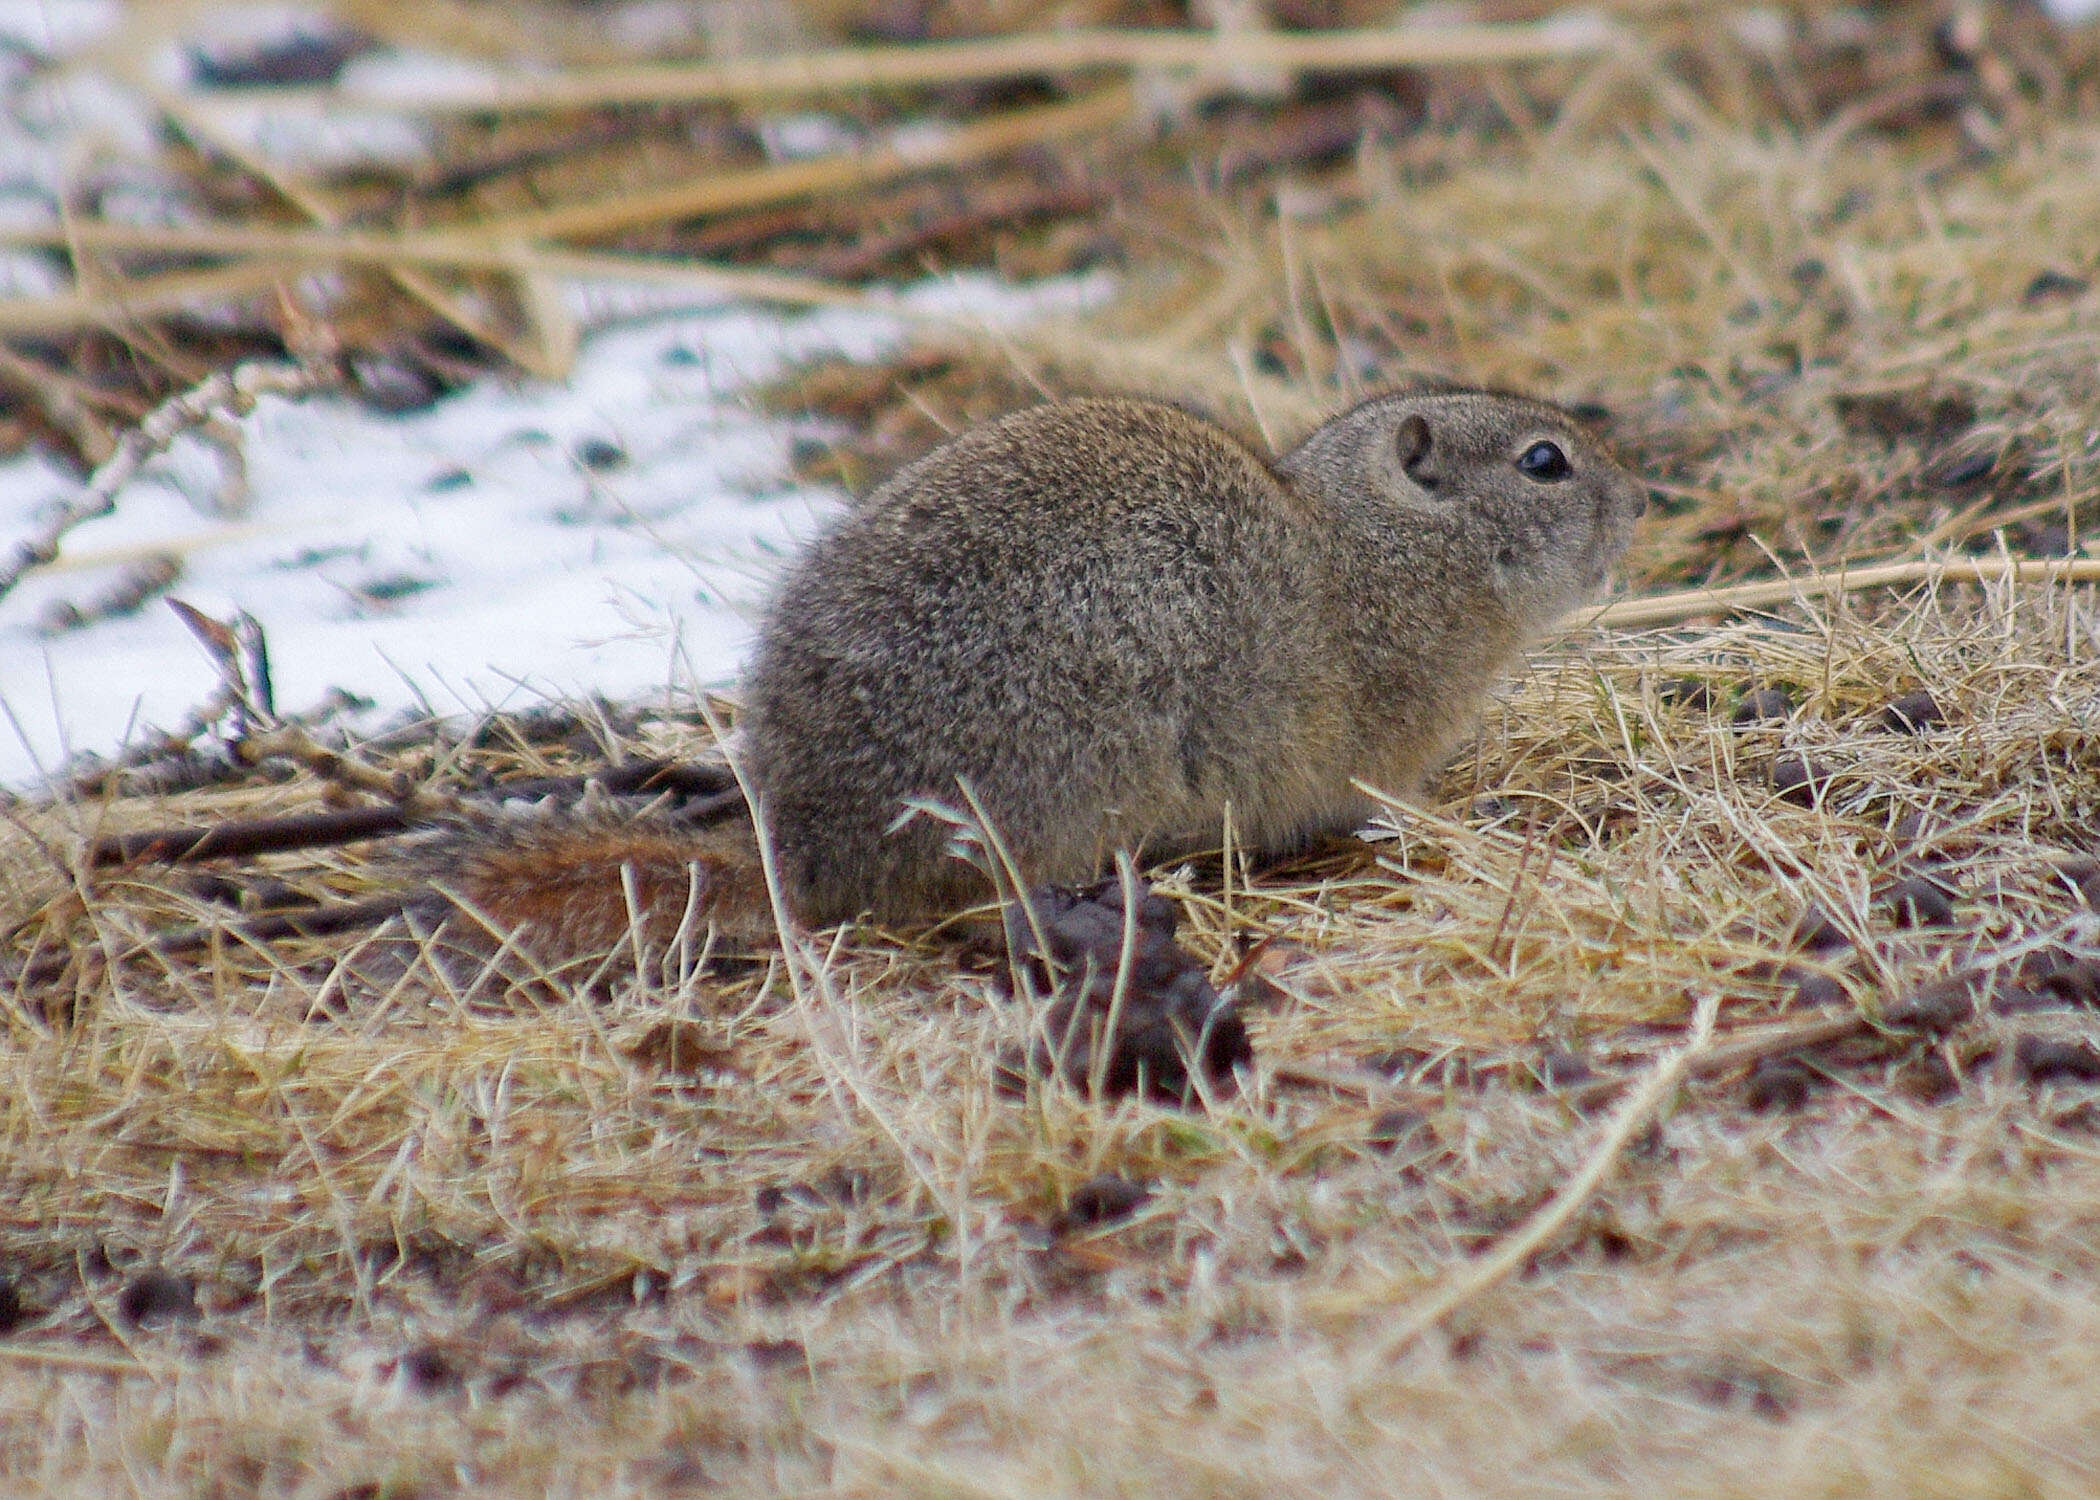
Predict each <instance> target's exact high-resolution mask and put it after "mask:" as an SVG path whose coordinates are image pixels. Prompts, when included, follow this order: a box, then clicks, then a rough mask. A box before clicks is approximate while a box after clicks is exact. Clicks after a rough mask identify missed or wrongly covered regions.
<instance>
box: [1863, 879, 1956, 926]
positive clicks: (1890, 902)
mask: <svg viewBox="0 0 2100 1500" xmlns="http://www.w3.org/2000/svg"><path fill="white" fill-rule="evenodd" d="M1881 904H1882V905H1883V906H1884V907H1886V908H1887V909H1888V912H1889V915H1890V916H1891V917H1892V918H1894V919H1895V923H1896V925H1897V926H1898V927H1952V926H1953V925H1954V898H1953V897H1952V896H1951V895H1950V894H1949V893H1948V890H1947V888H1946V886H1945V885H1943V884H1942V883H1941V882H1940V881H1938V880H1934V879H1928V878H1927V877H1925V876H1923V875H1908V876H1905V877H1904V878H1903V879H1901V880H1899V881H1897V882H1896V883H1895V884H1894V885H1892V886H1890V887H1889V888H1888V889H1887V890H1886V891H1884V892H1883V893H1882V896H1881Z"/></svg>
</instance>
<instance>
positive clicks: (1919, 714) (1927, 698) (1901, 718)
mask: <svg viewBox="0 0 2100 1500" xmlns="http://www.w3.org/2000/svg"><path fill="white" fill-rule="evenodd" d="M1946 722H1947V715H1946V713H1945V711H1944V710H1942V709H1941V708H1940V705H1939V703H1938V702H1937V701H1936V700H1935V699H1934V698H1933V696H1932V694H1930V693H1928V692H1924V691H1922V690H1921V691H1919V692H1915V693H1905V694H1904V695H1903V696H1902V697H1900V698H1898V699H1896V700H1895V701H1894V702H1892V703H1890V704H1889V706H1888V707H1887V708H1884V709H1883V710H1882V711H1881V727H1882V728H1884V729H1886V730H1887V731H1888V732H1889V733H1890V734H1923V733H1925V731H1927V730H1928V729H1937V728H1939V727H1940V726H1941V725H1942V724H1944V723H1946Z"/></svg>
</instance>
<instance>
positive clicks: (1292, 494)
mask: <svg viewBox="0 0 2100 1500" xmlns="http://www.w3.org/2000/svg"><path fill="white" fill-rule="evenodd" d="M1644 494H1645V492H1644V489H1643V487H1642V486H1641V485H1640V483H1639V482H1637V481H1636V480H1635V479H1634V478H1633V477H1632V476H1631V475H1629V474H1627V473H1626V472H1625V471H1624V470H1622V469H1620V468H1619V467H1617V466H1616V465H1615V464H1614V463H1613V462H1612V461H1611V460H1610V459H1609V458H1608V457H1607V456H1606V455H1605V454H1604V453H1603V452H1602V451H1601V450H1600V448H1599V447H1598V446H1597V444H1596V443H1595V442H1594V441H1592V440H1591V439H1590V438H1589V437H1588V436H1586V435H1585V434H1584V433H1583V431H1582V429H1581V427H1580V426H1579V425H1578V424H1577V423H1576V422H1575V421H1574V420H1573V419H1572V418H1571V417H1570V416H1569V415H1568V414H1567V413H1566V412H1563V411H1561V410H1560V409H1559V408H1557V407H1554V406H1551V405H1548V404H1546V403H1544V402H1539V401H1533V400H1529V399H1525V398H1523V397H1518V396H1511V395H1503V394H1498V393H1493V392H1487V391H1478V390H1462V389H1442V388H1439V389H1428V390H1420V391H1412V392H1402V393H1397V394H1390V395H1383V396H1378V397H1374V398H1372V399H1370V400H1368V401H1365V402H1363V403H1362V404H1361V405H1358V406H1356V407H1354V408H1353V409H1351V410H1349V411H1346V412H1344V413H1342V414H1341V415H1340V416H1337V417H1335V418H1333V419H1332V420H1330V421H1328V422H1326V423H1324V424H1322V425H1321V426H1320V427H1318V428H1316V429H1315V430H1314V431H1313V433H1312V434H1311V435H1310V436H1309V437H1307V438H1306V439H1305V440H1304V441H1303V442H1302V443H1300V444H1299V445H1298V446H1297V447H1296V448H1294V449H1292V450H1291V451H1290V452H1289V453H1287V454H1286V455H1284V456H1283V457H1282V458H1281V459H1279V460H1276V461H1275V462H1273V463H1272V462H1269V461H1267V460H1265V459H1263V458H1262V457H1260V456H1259V455H1258V454H1257V453H1256V452H1254V451H1253V449H1251V448H1250V447H1248V446H1247V445H1246V444H1245V443H1243V442H1241V441H1240V440H1239V439H1238V438H1236V437H1234V436H1232V435H1231V434H1230V433H1228V432H1227V431H1226V430H1225V429H1224V428H1222V427H1220V426H1218V425H1216V424H1215V423H1213V422H1210V421H1207V420H1205V419H1204V418H1202V417H1200V416H1197V415H1194V414H1193V413H1191V412H1188V411H1185V410H1183V409H1181V408H1179V407H1175V406H1170V405H1165V404H1162V403H1157V402H1151V401H1139V400H1125V399H1088V400H1075V401H1063V402H1055V403H1051V404H1049V405H1044V406H1038V407H1035V408H1032V409H1030V410H1026V411H1021V412H1018V413H1015V414H1014V415H1012V416H1008V417H1004V418H1002V419H1000V420H998V421H995V422H991V423H988V424H986V425H984V426H981V427H978V428H975V429H972V430H970V431H967V432H965V433H963V434H961V435H960V436H958V437H956V438H954V439H952V440H950V441H949V442H946V443H944V444H942V445H941V446H940V447H939V448H936V449H935V450H934V451H933V452H931V453H929V454H927V455H926V456H925V457H923V458H921V459H920V460H918V461H917V462H916V463H913V464H911V465H910V466H909V467H907V468H905V469H903V470H901V471H900V472H899V473H897V474H896V475H895V477H893V478H892V479H890V480H889V482H888V483H886V484H884V485H883V486H882V487H881V488H879V489H878V490H876V491H875V492H874V493H873V494H871V495H870V496H869V497H868V498H867V499H866V500H865V501H864V502H862V503H861V504H860V505H859V506H858V507H856V508H855V509H853V510H852V511H851V512H849V513H848V514H847V515H846V516H845V517H844V518H843V520H841V521H840V522H839V524H837V525H836V526H835V527H834V528H833V529H832V530H831V531H830V532H829V533H828V534H826V535H825V536H823V537H822V538H821V539H820V540H819V541H817V542H816V543H815V545H814V546H813V547H811V549H810V550H809V551H808V553H807V554H806V555H805V556H804V557H803V558H802V560H801V561H800V562H799V563H798V564H797V565H796V566H795V567H794V568H793V569H792V570H791V571H790V573H789V574H788V576H787V578H786V580H785V582H784V584H783V586H782V587H781V589H780V590H779V592H778V595H777V596H776V598H775V600H774V602H773V605H772V608H771V610H770V612H769V613H768V614H767V616H766V619H765V622H764V625H763V627H762V629H761V631H760V634H759V641H758V647H757V652H756V656H755V658H754V661H753V663H752V667H751V671H750V674H749V678H748V682H747V691H746V713H745V718H744V722H743V727H742V730H741V731H740V732H741V735H742V743H743V759H744V764H745V768H746V772H747V774H748V775H749V776H750V778H751V779H752V781H753V783H754V785H755V787H756V789H757V791H758V793H759V796H760V798H761V801H762V803H763V806H764V809H765V813H766V818H767V821H768V824H769V826H770V828H771V831H772V836H773V839H774V841H775V846H776V848H777V851H778V854H779V857H780V868H781V872H782V876H783V879H784V883H785V888H786V892H787V896H788V899H789V901H790V903H791V904H792V906H793V908H794V911H795V914H796V915H797V916H798V917H799V918H800V919H802V920H803V921H806V922H809V923H813V924H824V923H831V922H837V921H842V920H846V919H850V918H853V917H855V916H859V915H870V916H872V917H874V918H875V919H877V920H880V921H902V920H909V919H913V918H918V917H923V916H927V915H929V914H932V913H936V912H940V911H945V910H950V909H953V908H956V907H958V906H962V905H966V904H968V903H970V902H971V901H974V900H979V899H983V898H985V897H987V896H989V895H990V894H991V890H990V887H989V886H988V885H987V884H986V882H985V880H984V878H983V876H982V875H980V874H979V873H978V872H977V871H975V870H974V869H972V868H971V867H970V866H969V865H967V864H965V863H963V862H961V861H959V860H957V859H955V858H954V857H953V856H952V855H951V854H950V853H949V852H948V842H949V837H950V834H951V832H952V830H951V829H950V828H949V827H947V826H945V825H943V824H941V823H940V822H939V821H937V820H935V819H931V818H928V817H924V816H919V817H910V816H904V814H905V812H906V808H907V799H928V800H932V801H935V802H939V803H943V804H949V805H959V803H960V801H961V797H960V794H959V790H958V787H959V784H967V786H968V787H969V789H970V791H971V793H972V794H973V795H974V796H975V797H976V799H977V801H978V804H979V806H980V807H981V808H982V810H983V812H984V814H985V815H986V817H987V818H988V819H989V821H990V822H991V824H992V825H993V827H994V828H995V829H996V830H997V831H998V833H999V835H1000V836H1001V837H1002V839H1003V840H1004V843H1005V845H1006V847H1007V849H1008V850H1010V851H1011V854H1012V856H1013V859H1014V861H1015V863H1016V864H1017V865H1018V866H1019V870H1020V874H1021V876H1022V878H1023V879H1024V880H1025V881H1026V882H1028V883H1030V884H1035V883H1076V882H1080V881H1084V880H1086V879H1088V878H1089V877H1091V876H1093V875H1094V874H1095V873H1096V872H1097V871H1098V870H1099V869H1100V868H1102V866H1103V863H1104V861H1105V860H1106V858H1107V857H1108V856H1109V855H1110V854H1111V852H1112V851H1114V850H1115V849H1117V848H1129V849H1135V850H1140V851H1144V852H1150V853H1155V854H1156V853H1163V852H1172V851H1175V850H1181V849H1197V848H1205V847H1216V844H1217V841H1218V839H1219V836H1220V832H1221V828H1222V825H1223V822H1224V819H1225V817H1226V815H1227V810H1228V809H1230V816H1231V819H1232V823H1233V826H1234V829H1235V835H1236V837H1237V839H1238V840H1239V842H1240V844H1241V846H1242V847H1245V848H1249V849H1254V850H1263V851H1271V850H1284V849H1288V848H1290V847H1292V846H1294V845H1297V844H1300V843H1302V842H1303V841H1305V840H1307V839H1310V838H1313V837H1317V836H1319V835H1322V834H1327V833H1333V832H1346V831H1348V830H1350V829H1352V828H1354V827H1356V826H1358V825H1359V824H1360V823H1361V822H1362V820H1363V819H1364V818H1365V817H1366V816H1367V814H1368V813H1369V812H1370V811H1371V808H1372V804H1371V802H1370V800H1369V799H1368V798H1366V797H1365V796H1364V794H1363V793H1361V792H1360V791H1358V790H1357V788H1356V786H1355V783H1356V782H1359V781H1361V782H1364V783H1368V784H1370V785H1372V786H1375V787H1378V788H1380V789H1382V790H1386V791H1390V792H1394V793H1400V794H1409V793H1413V792H1415V791H1417V790H1419V788H1420V786H1421V784H1422V782H1423V781H1424V779H1425V778H1426V777H1427V776H1428V775H1429V774H1430V773H1431V772H1433V771H1434V770H1435V769H1436V768H1437V766H1438V765H1439V764H1440V763H1441V761H1442V760H1443V759H1444V757H1445V756H1446V755H1447V754H1449V752H1450V751H1451V750H1452V748H1453V747H1454V746H1455V745H1456V743H1457V742H1458V741H1459V740H1460V739H1461V738H1462V737H1463V736H1464V735H1465V734H1466V732H1467V731H1468V729H1469V728H1470V727H1471V725H1472V723H1473V722H1474V719H1475V716H1476V715H1477V713H1478V711H1479V708H1480V706H1481V701H1482V698H1483V695H1484V693H1485V691H1486V689H1487V688H1488V686H1489V685H1490V684H1491V683H1492V682H1493V680H1494V679H1495V678H1496V677H1497V676H1498V675H1499V674H1500V673H1501V672H1503V671H1504V670H1505V669H1506V668H1507V667H1508V666H1509V665H1510V664H1511V662H1512V661H1513V660H1514V659H1515V657H1516V655H1517V654H1518V652H1519V651H1520V650H1521V649H1522V648H1523V646H1524V645H1525V644H1526V643H1527V642H1528V641H1530V640H1532V639H1534V638H1535V637H1536V636H1538V635H1539V634H1540V633H1541V632H1542V631H1543V630H1544V629H1545V628H1546V627H1547V626H1548V625H1549V624H1550V623H1551V622H1552V621H1553V620H1554V619H1555V618H1556V617H1558V616H1559V615H1560V614H1562V613H1563V612H1564V611H1566V610H1567V609H1569V608H1572V607H1573V606H1575V605H1577V604H1580V603H1581V602H1583V601H1584V600H1586V599H1588V598H1590V597H1592V596H1594V595H1595V594H1596V593H1597V592H1598V591H1599V590H1600V588H1601V587H1602V586H1603V584H1604V582H1605V579H1606V575H1607V573H1608V571H1609V569H1610V568H1611V566H1612V564H1613V563H1614V562H1615V561H1616V559H1617V558H1618V557H1619V555H1620V554H1621V553H1622V552H1623V551H1624V550H1625V547H1626V545H1627V542H1628V539H1629V537H1630V534H1631V531H1632V528H1633V523H1634V519H1635V517H1636V516H1637V515H1638V514H1639V512H1640V510H1641V508H1642V504H1643V500H1644ZM743 837H744V838H745V839H746V841H748V833H747V834H745V835H743ZM735 838H736V835H735V834H733V833H732V834H729V835H722V834H717V835H715V836H714V838H713V839H712V840H711V841H710V842H709V844H708V846H707V847H704V848H696V849H694V850H691V851H687V852H688V853H694V854H698V855H699V856H700V859H701V862H702V866H705V865H706V864H707V862H708V861H709V860H711V859H712V858H714V857H715V854H716V852H717V851H721V857H722V858H723V859H725V860H730V861H732V862H733V859H734V854H733V852H732V851H730V850H729V843H728V842H724V840H725V839H726V840H728V841H730V842H733V841H734V839H735ZM537 844H538V840H536V839H531V838H528V839H526V840H525V842H524V844H523V845H521V846H520V847H519V848H517V849H516V850H513V851H511V853H510V855H509V856H508V857H503V856H501V855H499V854H497V853H494V852H490V851H484V853H483V855H482V857H481V858H480V860H479V862H478V863H477V864H476V867H475V869H473V870H469V871H466V872H463V878H461V880H460V884H461V886H462V887H463V888H464V890H465V892H466V894H467V895H468V896H470V897H471V898H473V899H474V900H475V901H476V902H477V904H479V905H480V906H482V907H483V909H485V910H488V911H491V912H494V913H496V914H498V915H502V914H505V913H515V914H517V915H519V916H525V917H527V918H528V919H530V920H532V921H533V922H534V923H535V925H537V926H538V927H539V928H540V930H541V931H542V933H543V934H550V930H552V929H561V930H563V931H564V932H565V935H566V938H567V940H568V941H569V942H571V943H574V942H581V941H584V940H586V939H588V938H591V937H600V936H603V935H604V933H605V932H606V931H617V930H619V929H624V927H625V925H626V918H627V914H628V911H629V910H630V904H629V903H630V901H631V900H632V899H634V898H633V897H632V896H631V894H630V893H632V892H635V891H638V892H639V893H640V894H639V900H640V903H641V906H642V908H643V910H644V913H645V914H650V913H654V914H656V915H658V916H667V917H668V919H669V920H670V921H674V922H675V921H676V920H677V919H678V916H679V913H680V912H681V911H684V910H685V909H686V908H687V906H688V892H687V877H686V863H685V860H684V859H683V858H679V857H677V856H678V855H679V845H678V843H677V840H676V838H675V837H673V838H670V839H668V840H666V841H665V842H664V843H663V845H662V847H660V848H659V847H652V848H651V849H649V850H646V851H645V850H643V849H642V848H641V847H640V846H639V845H637V846H635V848H634V849H633V851H632V853H631V855H630V856H629V859H630V878H631V881H632V883H631V884H627V885H623V883H622V882H621V881H620V880H619V879H618V878H617V870H618V864H619V860H620V858H621V843H620V840H619V839H618V838H616V837H615V838H610V839H601V840H600V842H599V843H598V844H597V845H594V846H593V847H592V848H591V849H590V850H589V851H587V856H586V857H584V858H583V859H582V863H583V864H595V865H597V867H598V869H599V871H600V872H603V873H602V874H601V875H600V877H599V878H598V879H596V880H593V879H592V876H591V872H590V871H589V870H586V869H583V868H572V869H568V870H565V871H563V872H562V873H563V878H562V879H560V880H558V881H554V882H551V883H549V882H547V881H546V880H545V879H544V875H545V871H546V865H545V860H546V859H547V858H549V857H550V854H549V851H548V850H547V849H545V848H542V847H536V846H537ZM659 865H662V866H666V868H663V869H658V868H656V867H657V866H659ZM644 866H645V867H644ZM674 870H675V878H674ZM535 871H537V874H535ZM701 873H702V874H703V876H705V877H707V878H708V879H710V880H712V881H713V882H714V884H715V885H716V886H717V887H718V889H717V890H716V891H715V892H713V893H711V894H710V895H709V896H708V898H707V899H709V900H711V901H718V902H721V903H722V904H724V905H727V904H730V903H731V902H732V900H735V901H737V902H746V903H747V902H748V901H749V900H751V899H752V892H753V890H754V888H755V887H754V885H753V883H752V882H751V881H750V880H749V879H748V878H745V877H743V876H742V875H740V874H738V873H737V872H735V871H734V870H729V871H726V872H725V871H719V870H714V869H712V868H702V869H701ZM535 879H539V880H540V882H541V883H540V885H539V886H538V888H537V892H536V894H535V892H534V880H535ZM592 891H596V892H597V893H598V895H597V898H596V899H597V904H598V905H600V906H605V907H608V908H612V907H616V908H617V910H616V911H615V910H611V909H608V910H607V911H606V912H605V913H604V917H605V918H606V920H605V921H585V920H582V915H583V914H582V913H581V912H580V911H579V909H578V906H577V903H579V902H585V903H588V902H589V901H591V900H592V899H593V898H592V897H591V896H590V894H589V893H590V892H592ZM659 908H661V911H659V910H658V909H659Z"/></svg>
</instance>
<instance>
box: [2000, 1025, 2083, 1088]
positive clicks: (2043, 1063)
mask: <svg viewBox="0 0 2100 1500" xmlns="http://www.w3.org/2000/svg"><path fill="white" fill-rule="evenodd" d="M2013 1065H2014V1066H2015V1067H2017V1068H2018V1069H2019V1070H2020V1075H2021V1076H2022V1077H2023V1078H2026V1079H2027V1080H2028V1081H2029V1082H2032V1083H2047V1082H2050V1081H2051V1080H2053V1079H2072V1080H2076V1081H2077V1082H2080V1083H2094V1082H2100V1048H2096V1047H2094V1046H2093V1044H2092V1043H2091V1042H2085V1041H2076V1042H2074V1041H2065V1040H2062V1039H2060V1038H2057V1037H2047V1036H2023V1037H2021V1038H2020V1039H2019V1040H2018V1041H2017V1042H2015V1043H2013Z"/></svg>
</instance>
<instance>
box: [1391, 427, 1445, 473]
mask: <svg viewBox="0 0 2100 1500" xmlns="http://www.w3.org/2000/svg"><path fill="white" fill-rule="evenodd" d="M1432 446H1433V444H1432V442H1431V439H1430V435H1429V419H1428V418H1427V417H1425V416H1423V415H1422V414H1421V413H1420V412H1409V413H1408V414H1407V415H1406V416H1405V417H1403V418H1401V419H1400V426H1399V429H1398V431H1396V432H1395V433H1394V434H1393V449H1394V451H1395V452H1396V453H1397V454H1398V455H1399V457H1400V468H1401V471H1402V472H1403V473H1405V474H1406V475H1407V477H1408V478H1409V479H1412V480H1413V481H1414V482H1415V483H1416V484H1419V485H1420V486H1422V488H1423V489H1425V490H1433V489H1435V488H1436V466H1435V465H1434V464H1433V463H1431V462H1430V457H1431V454H1430V450H1431V448H1432Z"/></svg>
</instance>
